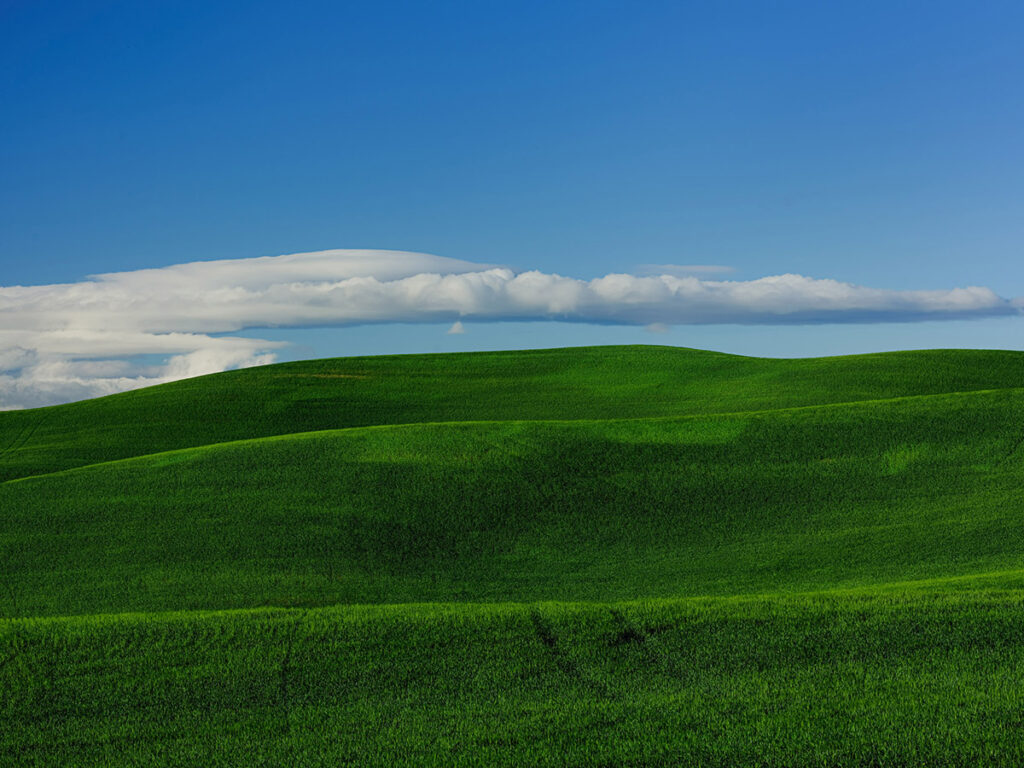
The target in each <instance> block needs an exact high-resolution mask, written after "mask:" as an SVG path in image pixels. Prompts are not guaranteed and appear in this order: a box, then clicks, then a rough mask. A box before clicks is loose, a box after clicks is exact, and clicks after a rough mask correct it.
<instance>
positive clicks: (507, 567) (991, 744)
mask: <svg viewBox="0 0 1024 768" xmlns="http://www.w3.org/2000/svg"><path fill="white" fill-rule="evenodd" d="M1022 445H1024V354H1021V353H1011V352H980V351H955V350H945V351H933V352H914V353H894V354H887V355H868V356H856V357H845V358H826V359H819V360H764V359H756V358H737V357H732V356H728V355H720V354H716V353H707V352H698V351H694V350H679V349H669V348H636V347H609V348H587V349H579V350H546V351H538V352H524V353H484V354H468V355H424V356H405V357H391V358H351V359H342V360H325V361H312V362H305V363H290V364H286V365H282V366H270V367H267V368H262V369H251V370H246V371H239V372H233V373H229V374H218V375H215V376H211V377H204V378H200V379H193V380H189V381H185V382H178V383H176V384H171V385H165V386H161V387H154V388H152V389H148V390H141V391H138V392H132V393H126V394H124V395H118V396H114V397H109V398H102V399H99V400H94V401H88V402H83V403H75V404H70V405H66V406H58V407H54V408H48V409H37V410H35V411H25V412H11V413H0V477H5V478H8V479H7V481H6V482H2V483H0V617H6V618H0V764H4V765H6V764H8V763H10V764H15V765H20V764H24V765H36V764H38V765H76V764H81V765H87V764H88V765H106V764H112V763H114V764H117V763H121V764H133V765H145V764H181V765H188V764H198V763H201V764H209V765H217V764H223V765H242V764H246V765H293V764H294V765H306V764H310V765H318V764H323V765H344V764H352V765H419V764H435V765H496V764H497V765H530V764H551V765H602V764H603V765H630V764H633V765H658V764H661V765H735V764H750V765H779V766H782V765H786V766H790V765H823V766H824V765H909V764H944V765H978V764H991V765H1018V764H1021V762H1022V761H1024V736H1021V735H1020V734H1021V732H1022V730H1024V729H1022V728H1021V726H1022V725H1024V686H1022V685H1021V682H1022V680H1024V678H1022V676H1021V675H1022V672H1024V667H1022V662H1024V612H1022V610H1021V608H1022V607H1024V606H1022V603H1024V502H1022V497H1021V494H1020V488H1021V487H1022V486H1024V447H1022Z"/></svg>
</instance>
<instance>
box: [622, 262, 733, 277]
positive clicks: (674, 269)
mask: <svg viewBox="0 0 1024 768" xmlns="http://www.w3.org/2000/svg"><path fill="white" fill-rule="evenodd" d="M735 271H736V268H735V267H726V266H723V265H721V264H641V265H640V266H638V267H637V268H636V272H637V274H638V275H674V276H675V277H687V276H689V275H728V274H731V273H733V272H735Z"/></svg>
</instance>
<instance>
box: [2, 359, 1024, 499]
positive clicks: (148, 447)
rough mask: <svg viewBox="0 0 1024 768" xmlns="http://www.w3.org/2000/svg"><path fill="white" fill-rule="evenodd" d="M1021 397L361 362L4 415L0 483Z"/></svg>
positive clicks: (800, 372) (977, 383) (881, 364)
mask: <svg viewBox="0 0 1024 768" xmlns="http://www.w3.org/2000/svg"><path fill="white" fill-rule="evenodd" d="M1021 386H1024V353H1020V352H998V351H980V350H937V351H923V352H897V353H888V354H878V355H857V356H850V357H835V358H818V359H801V360H768V359H762V358H750V357H737V356H735V355H725V354H721V353H717V352H703V351H699V350H689V349H678V348H672V347H585V348H576V349H552V350H536V351H527V352H475V353H465V354H451V355H400V356H391V357H353V358H341V359H334V360H313V361H304V362H296V363H284V364H281V365H272V366H266V367H262V368H251V369H247V370H242V371H231V372H228V373H222V374H215V375H213V376H204V377H200V378H196V379H189V380H185V381H179V382H174V383H172V384H166V385H163V386H158V387H150V388H147V389H142V390H137V391H134V392H126V393H124V394H120V395H114V396H111V397H105V398H98V399H95V400H88V401H84V402H79V403H71V404H68V405H62V406H56V407H51V408H41V409H34V410H30V411H14V412H0V480H6V479H12V478H16V477H23V476H26V475H33V474H40V473H45V472H53V471H57V470H61V469H69V468H71V467H78V466H84V465H87V464H93V463H96V462H100V461H109V460H112V459H122V458H128V457H131V456H143V455H146V454H150V453H156V452H160V451H169V450H174V449H178V448H189V447H196V446H201V445H209V444H212V443H221V442H226V441H231V440H244V439H250V438H256V437H267V436H271V435H283V434H295V433H299V432H309V431H315V430H324V429H340V428H345V427H356V426H372V425H380V424H412V423H424V422H440V421H444V422H448V421H480V420H483V421H490V420H510V419H513V420H514V419H609V418H639V417H654V416H685V415H690V414H701V413H725V412H732V411H751V410H764V409H771V408H786V407H793V406H802V405H820V404H825V403H840V402H851V401H859V400H878V399H885V398H892V397H904V396H911V395H926V394H941V393H951V392H970V391H976V390H989V389H1005V388H1013V387H1021Z"/></svg>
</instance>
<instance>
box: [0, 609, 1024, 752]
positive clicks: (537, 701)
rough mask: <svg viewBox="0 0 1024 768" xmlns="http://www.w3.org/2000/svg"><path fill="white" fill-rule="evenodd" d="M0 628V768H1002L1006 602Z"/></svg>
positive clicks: (351, 615) (1011, 658)
mask: <svg viewBox="0 0 1024 768" xmlns="http://www.w3.org/2000/svg"><path fill="white" fill-rule="evenodd" d="M0 632H3V638H4V640H5V641H6V644H7V646H8V648H9V651H8V653H9V654H10V655H11V657H10V658H9V659H7V660H6V661H7V663H6V664H5V665H4V666H3V667H2V668H0V686H2V687H3V688H2V689H3V690H4V691H5V692H6V697H7V705H6V707H5V709H4V710H2V711H3V715H4V719H5V722H6V723H7V724H8V727H7V728H5V729H3V730H2V731H0V762H3V763H4V764H16V763H24V764H33V762H34V760H36V759H39V758H41V757H42V758H44V759H45V760H49V761H52V764H59V765H62V766H76V765H96V764H108V765H109V764H111V763H121V764H131V765H212V764H216V765H238V766H251V765H303V766H306V765H309V766H320V765H323V766H334V765H360V766H382V767H383V766H413V765H436V766H451V765H480V766H491V765H498V766H501V765H506V766H520V765H573V766H593V765H607V766H628V765H636V766H642V765H657V764H663V765H687V766H733V765H788V766H794V765H822V766H824V765H844V766H845V765H865V766H867V765H890V764H894V765H943V766H977V765H1005V766H1016V765H1020V764H1021V762H1022V761H1024V741H1022V740H1021V737H1020V729H1021V727H1022V726H1024V717H1022V713H1024V686H1021V684H1020V682H1021V675H1022V674H1024V603H1022V600H1021V593H1020V592H1019V591H1018V590H1011V591H999V590H995V591H984V592H977V593H965V594H953V595H950V594H946V593H932V592H929V591H924V592H922V593H920V594H917V595H915V596H913V597H906V596H898V597H892V596H890V597H885V596H877V595H875V596H865V595H856V596H845V597H836V596H831V595H829V596H819V597H801V598H776V599H771V600H765V599H758V600H736V599H732V600H690V601H684V600H675V601H667V602H660V601H655V602H651V601H648V602H638V603H625V604H610V605H608V604H605V605H602V604H593V603H591V604H538V605H508V604H503V605H502V604H499V605H491V606H473V605H471V606H466V605H400V606H381V607H351V608H325V609H315V610H308V611H304V610H295V609H293V610H280V609H276V610H262V611H245V612H233V613H212V614H196V613H186V614H157V615H153V614H146V615H138V614H132V615H117V616H103V617H89V618H80V619H46V620H39V619H33V620H22V621H13V622H8V623H6V624H5V625H3V627H2V629H0ZM41 763H42V760H40V764H41Z"/></svg>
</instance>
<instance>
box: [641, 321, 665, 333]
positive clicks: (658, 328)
mask: <svg viewBox="0 0 1024 768" xmlns="http://www.w3.org/2000/svg"><path fill="white" fill-rule="evenodd" d="M644 330H645V331H647V332H648V333H668V331H669V327H668V326H667V325H666V324H665V323H649V324H648V325H646V326H645V327H644Z"/></svg>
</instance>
